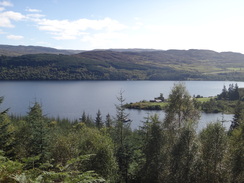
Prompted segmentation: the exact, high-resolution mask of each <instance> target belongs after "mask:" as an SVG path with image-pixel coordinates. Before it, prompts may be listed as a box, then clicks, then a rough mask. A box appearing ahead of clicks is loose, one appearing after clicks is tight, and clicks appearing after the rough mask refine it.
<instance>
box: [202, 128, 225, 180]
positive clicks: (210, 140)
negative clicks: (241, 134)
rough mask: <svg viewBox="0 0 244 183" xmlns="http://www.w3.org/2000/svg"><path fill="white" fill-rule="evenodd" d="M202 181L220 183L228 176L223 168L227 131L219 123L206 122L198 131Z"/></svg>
mask: <svg viewBox="0 0 244 183" xmlns="http://www.w3.org/2000/svg"><path fill="white" fill-rule="evenodd" d="M199 140H200V143H201V159H202V162H203V164H202V171H201V172H202V174H201V175H200V176H199V177H201V179H202V182H209V183H221V182H225V180H227V177H228V173H227V172H228V171H227V169H226V168H225V161H224V160H225V159H224V158H225V153H226V150H227V133H226V132H225V128H224V127H223V126H222V124H221V123H213V124H208V125H207V127H206V128H205V129H203V130H202V131H201V132H200V136H199Z"/></svg>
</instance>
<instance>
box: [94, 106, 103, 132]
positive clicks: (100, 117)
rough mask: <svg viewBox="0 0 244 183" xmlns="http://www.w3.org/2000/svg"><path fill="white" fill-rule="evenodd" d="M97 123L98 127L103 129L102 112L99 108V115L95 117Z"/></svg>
mask: <svg viewBox="0 0 244 183" xmlns="http://www.w3.org/2000/svg"><path fill="white" fill-rule="evenodd" d="M95 124H96V127H97V128H98V129H101V128H102V127H103V121H102V114H101V111H100V110H98V112H97V116H96V119H95Z"/></svg>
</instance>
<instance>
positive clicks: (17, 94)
mask: <svg viewBox="0 0 244 183" xmlns="http://www.w3.org/2000/svg"><path fill="white" fill-rule="evenodd" d="M174 83H176V82H174V81H3V82H0V96H4V103H3V104H2V105H1V109H5V108H8V107H10V111H9V113H12V114H16V115H25V114H26V113H27V112H28V108H29V107H30V106H32V104H33V103H34V102H35V101H37V102H39V103H41V104H42V107H43V113H44V114H45V115H47V116H49V117H58V116H59V117H61V118H69V119H71V120H74V119H78V118H79V117H81V115H82V113H83V111H85V112H86V114H89V115H91V116H92V117H93V118H95V116H96V113H97V111H98V110H99V109H100V111H101V113H102V115H103V119H105V116H106V115H107V114H108V113H109V114H110V115H111V116H114V114H115V104H117V103H118V101H117V96H118V95H119V93H120V91H124V92H123V96H124V98H125V99H126V102H128V103H129V102H136V101H140V100H144V99H145V100H150V99H153V98H154V97H157V96H159V94H160V93H163V94H164V96H165V97H166V98H167V96H168V94H169V92H170V90H171V89H172V87H173V85H174ZM184 83H185V85H186V87H187V90H188V91H189V93H190V94H191V95H198V94H199V95H202V96H204V97H207V96H215V95H217V94H219V93H220V92H221V90H222V88H223V85H226V87H227V88H228V86H229V84H231V83H234V84H235V83H237V84H238V86H239V87H244V82H229V81H185V82H184ZM126 112H127V113H129V117H130V118H131V119H132V120H133V122H132V124H131V127H132V128H133V129H134V128H137V127H138V126H140V125H141V121H143V119H144V117H147V116H148V115H149V114H148V113H149V112H148V111H138V110H127V111H126ZM153 113H154V112H153ZM156 113H158V114H159V115H160V118H163V117H164V113H163V112H162V111H160V112H159V111H158V112H156ZM150 114H152V112H150ZM222 119H224V120H227V121H229V120H231V119H232V115H222V114H204V113H203V114H202V117H201V121H200V124H199V126H200V128H202V127H204V126H205V125H206V123H208V122H213V121H216V120H222ZM227 125H228V124H227Z"/></svg>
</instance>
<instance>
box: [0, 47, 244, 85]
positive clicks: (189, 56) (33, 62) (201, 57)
mask: <svg viewBox="0 0 244 183" xmlns="http://www.w3.org/2000/svg"><path fill="white" fill-rule="evenodd" d="M41 50H42V52H41V53H39V54H28V55H20V56H6V54H2V56H1V57H0V65H1V68H0V80H236V81H242V80H244V55H243V54H240V53H232V52H223V53H218V52H214V51H210V50H168V51H162V50H139V49H131V50H94V51H86V52H81V53H79V54H72V55H70V53H69V54H66V52H61V51H60V52H61V53H62V54H53V53H52V54H50V49H47V50H48V51H46V52H47V53H45V49H44V48H42V49H41ZM56 51H57V50H56ZM60 52H58V51H57V52H56V53H60Z"/></svg>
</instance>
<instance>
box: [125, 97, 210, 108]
mask: <svg viewBox="0 0 244 183" xmlns="http://www.w3.org/2000/svg"><path fill="white" fill-rule="evenodd" d="M210 99H211V97H203V98H196V100H197V101H199V102H201V103H203V102H208V101H209V100H210ZM167 105H168V103H167V102H149V101H141V102H135V103H130V104H126V105H125V107H126V108H128V109H140V110H163V109H165V107H166V106H167Z"/></svg>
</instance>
